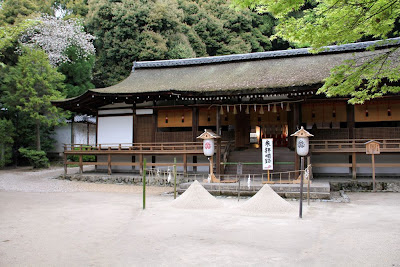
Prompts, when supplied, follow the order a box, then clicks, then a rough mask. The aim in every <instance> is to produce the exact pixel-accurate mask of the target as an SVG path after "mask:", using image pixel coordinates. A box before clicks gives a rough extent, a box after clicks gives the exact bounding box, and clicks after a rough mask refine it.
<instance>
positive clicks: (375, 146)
mask: <svg viewBox="0 0 400 267" xmlns="http://www.w3.org/2000/svg"><path fill="white" fill-rule="evenodd" d="M365 148H366V149H365V151H366V153H367V155H371V160H372V186H373V191H374V192H376V183H375V157H374V156H375V155H378V154H380V153H381V150H380V143H379V142H377V141H374V140H371V141H368V142H366V143H365Z"/></svg>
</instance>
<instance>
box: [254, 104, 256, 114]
mask: <svg viewBox="0 0 400 267" xmlns="http://www.w3.org/2000/svg"><path fill="white" fill-rule="evenodd" d="M254 112H257V105H256V104H254Z"/></svg>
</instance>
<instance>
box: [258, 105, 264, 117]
mask: <svg viewBox="0 0 400 267" xmlns="http://www.w3.org/2000/svg"><path fill="white" fill-rule="evenodd" d="M259 114H260V115H263V114H264V107H263V106H261V107H260V112H259Z"/></svg>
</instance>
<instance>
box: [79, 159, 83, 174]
mask: <svg viewBox="0 0 400 267" xmlns="http://www.w3.org/2000/svg"><path fill="white" fill-rule="evenodd" d="M79 173H80V174H82V173H83V159H82V154H81V155H79Z"/></svg>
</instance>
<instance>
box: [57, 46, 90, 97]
mask: <svg viewBox="0 0 400 267" xmlns="http://www.w3.org/2000/svg"><path fill="white" fill-rule="evenodd" d="M66 54H67V56H68V58H69V59H70V61H69V62H65V63H62V64H61V65H60V67H58V71H59V72H61V73H62V74H64V75H65V77H66V78H65V81H64V84H65V90H64V91H65V94H66V97H67V98H69V97H74V96H78V95H81V94H83V93H85V92H86V91H87V90H89V89H93V88H95V86H94V84H93V83H91V80H92V70H93V66H94V56H89V57H87V58H82V57H79V56H78V54H77V53H76V47H69V48H67V51H66Z"/></svg>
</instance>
